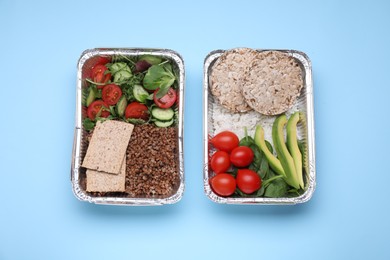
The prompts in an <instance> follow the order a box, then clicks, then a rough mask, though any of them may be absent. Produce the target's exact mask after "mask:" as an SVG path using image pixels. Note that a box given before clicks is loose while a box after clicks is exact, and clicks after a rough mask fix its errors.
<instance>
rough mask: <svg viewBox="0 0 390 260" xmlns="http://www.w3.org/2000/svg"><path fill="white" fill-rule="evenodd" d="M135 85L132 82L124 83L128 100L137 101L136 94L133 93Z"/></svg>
mask: <svg viewBox="0 0 390 260" xmlns="http://www.w3.org/2000/svg"><path fill="white" fill-rule="evenodd" d="M133 87H134V85H131V84H123V85H122V92H123V94H124V95H125V96H126V99H127V101H129V102H132V101H135V98H134V94H133Z"/></svg>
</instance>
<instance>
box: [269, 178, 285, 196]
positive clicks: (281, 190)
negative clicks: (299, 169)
mask: <svg viewBox="0 0 390 260" xmlns="http://www.w3.org/2000/svg"><path fill="white" fill-rule="evenodd" d="M287 189H288V185H287V183H286V182H285V181H284V180H283V179H276V180H274V181H272V182H271V183H270V184H269V185H268V187H267V188H265V192H264V197H269V198H280V197H284V196H285V195H286V193H287Z"/></svg>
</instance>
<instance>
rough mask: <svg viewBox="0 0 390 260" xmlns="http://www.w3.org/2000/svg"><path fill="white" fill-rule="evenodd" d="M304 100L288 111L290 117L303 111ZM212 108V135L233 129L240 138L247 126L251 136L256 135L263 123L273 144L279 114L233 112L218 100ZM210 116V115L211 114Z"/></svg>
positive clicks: (265, 132)
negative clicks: (274, 127)
mask: <svg viewBox="0 0 390 260" xmlns="http://www.w3.org/2000/svg"><path fill="white" fill-rule="evenodd" d="M303 105H304V103H303V102H295V104H294V105H293V106H292V107H291V109H289V110H288V111H287V112H286V116H287V117H288V118H289V117H290V115H291V114H293V113H294V112H296V111H303ZM210 109H211V111H210V112H211V118H212V120H211V125H210V130H211V133H210V134H211V135H216V134H218V133H220V132H222V131H226V130H227V131H231V132H233V133H235V134H236V135H237V136H238V137H239V139H241V138H243V137H244V136H245V130H244V128H245V127H246V128H247V130H248V135H249V136H252V137H253V136H254V135H255V130H256V126H257V125H261V126H262V127H263V129H264V137H265V139H266V140H268V141H269V142H270V143H271V144H272V125H273V123H274V121H275V119H276V117H277V116H266V115H262V114H260V113H258V112H256V111H249V112H246V113H232V112H231V111H229V110H228V109H226V108H224V107H223V106H221V105H220V104H219V103H218V102H212V103H211V104H210ZM209 116H210V115H209ZM298 138H301V133H300V131H299V128H298Z"/></svg>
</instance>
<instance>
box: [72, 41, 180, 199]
mask: <svg viewBox="0 0 390 260" xmlns="http://www.w3.org/2000/svg"><path fill="white" fill-rule="evenodd" d="M140 55H154V56H159V57H162V58H164V59H167V60H169V61H171V63H172V67H173V70H174V71H175V72H176V74H177V75H178V77H179V78H178V86H179V88H178V91H179V93H178V100H179V102H178V103H179V105H178V112H179V114H178V124H177V128H178V129H177V133H178V139H177V142H178V143H177V144H178V146H177V147H178V151H177V158H178V164H177V165H178V172H179V178H180V181H179V183H177V185H176V187H175V188H176V189H175V190H174V193H173V194H170V195H169V196H166V197H152V198H137V197H126V196H125V195H123V194H120V195H117V196H115V195H111V194H110V195H107V196H103V197H101V196H93V195H92V193H89V192H86V191H85V188H83V185H82V183H81V181H82V175H83V174H85V169H84V168H82V167H81V163H82V159H83V158H84V156H85V153H86V149H87V147H86V144H85V143H86V135H87V132H86V130H85V129H84V127H83V124H82V120H83V106H82V88H83V73H84V71H83V70H85V68H88V67H91V66H92V65H93V62H94V59H95V60H96V59H98V58H99V57H113V56H115V57H118V56H121V57H134V56H140ZM184 77H185V71H184V61H183V59H182V57H181V56H180V55H179V54H178V53H176V52H175V51H172V50H169V49H145V48H97V49H89V50H85V51H84V52H83V53H82V54H81V56H80V59H79V61H78V65H77V88H76V91H77V92H76V116H75V119H76V122H75V129H74V140H73V151H72V162H71V183H72V189H73V193H74V195H75V196H76V198H78V199H79V200H81V201H87V202H90V203H96V204H107V205H127V206H157V205H164V204H173V203H176V202H178V201H179V200H180V199H181V198H182V196H183V192H184V153H183V151H184V150H183V140H184V136H183V135H184V122H183V121H184V82H185V81H184ZM84 110H85V108H84ZM84 113H85V111H84Z"/></svg>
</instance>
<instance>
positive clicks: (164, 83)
mask: <svg viewBox="0 0 390 260" xmlns="http://www.w3.org/2000/svg"><path fill="white" fill-rule="evenodd" d="M175 80H176V77H175V75H174V74H173V72H172V66H171V65H170V64H169V63H165V64H163V65H161V64H160V65H153V66H151V67H150V68H149V69H148V71H147V73H146V75H145V77H144V79H143V86H144V88H146V89H147V90H156V89H158V88H159V89H160V90H159V91H158V93H157V94H156V96H157V98H161V97H163V96H164V95H165V94H166V93H168V90H169V87H171V86H172V85H173V83H174V82H175Z"/></svg>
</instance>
